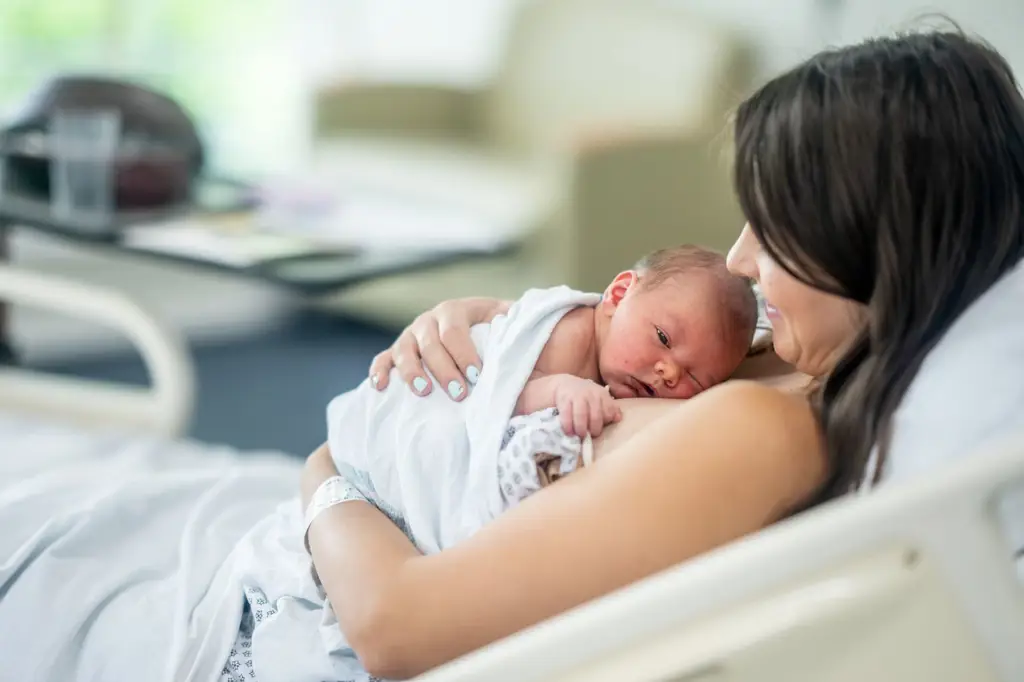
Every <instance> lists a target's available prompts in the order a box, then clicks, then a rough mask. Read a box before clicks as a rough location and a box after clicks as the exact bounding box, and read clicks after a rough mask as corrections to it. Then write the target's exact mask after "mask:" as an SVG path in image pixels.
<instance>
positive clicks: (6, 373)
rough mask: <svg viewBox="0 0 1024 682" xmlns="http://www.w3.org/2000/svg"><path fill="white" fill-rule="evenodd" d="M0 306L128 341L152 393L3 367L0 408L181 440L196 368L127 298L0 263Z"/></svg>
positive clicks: (177, 340)
mask: <svg viewBox="0 0 1024 682" xmlns="http://www.w3.org/2000/svg"><path fill="white" fill-rule="evenodd" d="M0 300H5V301H7V302H9V303H12V304H19V305H27V306H32V307H38V308H44V309H48V310H51V311H53V312H58V313H65V314H67V315H71V316H74V317H78V318H82V319H85V320H89V321H92V322H96V323H98V324H102V325H106V326H108V327H111V328H113V329H115V330H118V331H120V332H122V333H123V334H125V335H126V336H127V337H128V338H129V339H130V340H131V341H132V343H133V344H134V345H135V346H136V347H137V348H138V350H139V353H140V354H141V355H142V360H143V362H144V363H145V366H146V369H147V371H148V373H149V378H150V382H151V385H150V386H149V387H137V386H126V385H123V384H117V383H113V382H107V381H98V380H86V379H78V378H72V377H61V376H55V375H46V374H43V373H41V372H37V371H32V370H28V369H24V368H19V367H0V409H6V410H12V411H21V412H28V413H35V414H41V415H44V416H46V417H53V418H57V419H61V420H63V421H70V422H74V423H78V424H82V425H86V426H117V427H126V428H129V429H143V430H147V431H150V432H155V433H158V434H160V435H163V436H167V437H172V438H173V437H177V436H181V435H183V434H184V433H185V432H186V431H187V429H188V426H189V422H190V420H191V417H192V411H193V407H194V403H195V369H194V366H193V363H192V359H191V356H190V354H189V352H188V350H187V347H186V345H185V343H184V340H183V338H182V337H181V335H180V334H179V333H178V332H177V330H175V329H173V328H171V327H169V326H167V325H165V324H163V323H161V322H160V321H159V320H157V319H156V318H155V317H154V316H153V315H151V314H150V313H149V312H147V311H145V310H144V309H143V308H142V307H141V306H139V305H138V304H137V303H136V302H134V301H132V300H131V299H130V298H128V297H127V296H125V295H124V294H122V293H120V292H117V291H113V290H109V289H104V288H102V287H98V286H95V285H85V284H82V283H81V282H77V281H73V280H70V279H65V278H61V277H57V276H54V275H49V274H41V273H37V272H32V271H29V270H25V269H20V268H17V267H14V266H9V265H5V264H0Z"/></svg>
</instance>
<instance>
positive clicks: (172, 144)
mask: <svg viewBox="0 0 1024 682" xmlns="http://www.w3.org/2000/svg"><path fill="white" fill-rule="evenodd" d="M76 110H78V111H82V110H85V111H114V112H117V113H118V114H119V116H120V119H121V122H120V139H119V140H118V145H117V153H116V156H115V161H114V164H115V167H114V175H113V178H114V206H115V208H116V209H140V208H150V209H153V208H160V207H169V206H174V205H177V204H183V203H186V202H188V201H189V200H190V195H191V191H192V188H193V185H194V183H195V181H196V179H197V178H198V176H199V174H200V172H201V171H202V169H203V162H204V151H203V145H202V142H201V140H200V139H199V135H198V133H197V131H196V127H195V124H194V123H193V121H192V119H191V117H190V116H189V115H188V113H187V112H186V111H185V110H184V109H183V108H182V107H181V106H180V105H179V104H178V103H177V102H175V101H174V100H173V99H171V98H170V97H167V96H165V95H162V94H160V93H158V92H155V91H153V90H151V89H149V88H146V87H144V86H142V85H139V84H137V83H132V82H128V81H121V80H115V79H109V78H102V77H88V76H60V77H57V78H55V79H53V80H51V81H49V82H48V83H46V84H45V85H44V86H43V87H42V88H41V89H40V90H39V91H37V92H36V93H35V94H34V95H33V96H32V97H31V98H30V99H29V101H28V102H27V103H26V106H25V107H24V109H23V110H22V111H21V113H20V114H18V115H17V116H16V117H15V119H14V122H13V123H12V124H11V125H10V126H9V127H7V128H6V129H5V130H3V131H2V132H0V149H2V150H3V154H4V155H5V156H6V161H7V163H6V174H5V175H6V178H5V184H6V191H8V192H11V193H13V194H19V195H22V196H27V197H32V198H38V199H40V200H44V201H45V200H49V197H50V159H51V156H52V154H53V149H52V146H51V145H50V144H49V140H50V138H49V134H48V133H49V126H50V121H51V119H52V118H53V116H54V114H55V113H56V112H58V111H76Z"/></svg>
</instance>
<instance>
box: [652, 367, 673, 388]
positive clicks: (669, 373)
mask: <svg viewBox="0 0 1024 682" xmlns="http://www.w3.org/2000/svg"><path fill="white" fill-rule="evenodd" d="M655 371H656V372H657V373H658V376H659V377H660V378H661V381H662V383H664V384H665V386H667V387H668V388H673V387H675V385H676V383H677V382H678V381H679V368H678V367H676V365H675V363H674V362H664V361H662V362H659V363H658V364H657V365H656V366H655Z"/></svg>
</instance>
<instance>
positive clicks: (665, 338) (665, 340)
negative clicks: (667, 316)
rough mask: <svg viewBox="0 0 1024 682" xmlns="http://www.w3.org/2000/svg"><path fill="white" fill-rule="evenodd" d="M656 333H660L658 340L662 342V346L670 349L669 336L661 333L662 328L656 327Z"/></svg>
mask: <svg viewBox="0 0 1024 682" xmlns="http://www.w3.org/2000/svg"><path fill="white" fill-rule="evenodd" d="M654 331H656V332H658V340H659V341H661V345H663V346H665V347H666V348H668V335H666V334H665V332H663V331H661V327H655V328H654Z"/></svg>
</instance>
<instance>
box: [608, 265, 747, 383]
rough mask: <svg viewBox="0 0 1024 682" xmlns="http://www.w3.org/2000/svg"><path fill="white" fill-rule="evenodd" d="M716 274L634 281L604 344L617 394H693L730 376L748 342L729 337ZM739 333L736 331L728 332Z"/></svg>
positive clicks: (620, 303) (610, 381)
mask: <svg viewBox="0 0 1024 682" xmlns="http://www.w3.org/2000/svg"><path fill="white" fill-rule="evenodd" d="M714 286H715V283H714V282H713V280H712V279H711V278H710V277H706V276H701V275H692V276H686V277H680V278H674V279H670V280H668V281H666V282H664V283H662V284H659V285H657V286H655V287H652V288H650V289H647V288H645V287H642V286H637V285H636V284H634V285H633V286H631V287H629V290H628V291H626V292H625V295H624V296H622V298H621V300H620V301H618V305H617V306H616V307H615V310H614V312H613V313H612V316H611V319H610V320H609V323H608V326H607V332H606V333H605V337H604V339H603V342H602V344H601V349H600V355H599V357H598V365H599V368H600V372H601V378H602V379H603V380H604V382H605V383H606V384H607V385H608V387H609V389H610V390H611V393H612V395H613V396H614V397H616V398H635V397H639V398H646V397H658V398H692V397H693V396H695V395H697V394H698V393H700V392H701V391H703V390H704V389H706V388H709V387H711V386H713V385H715V384H718V383H721V382H722V381H725V380H726V379H727V378H729V375H731V374H732V373H733V372H734V371H735V370H736V368H737V367H738V366H739V364H740V362H742V360H743V357H744V355H745V354H746V348H743V347H739V346H738V344H737V343H735V342H734V341H732V340H731V339H728V340H727V339H725V338H723V331H724V330H725V329H726V328H725V326H724V325H725V319H724V316H723V315H722V313H721V304H720V303H718V300H719V297H718V296H716V295H714V293H715V292H714V291H713V289H712V288H711V287H714ZM728 336H730V337H735V336H736V335H735V334H731V335H728Z"/></svg>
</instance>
